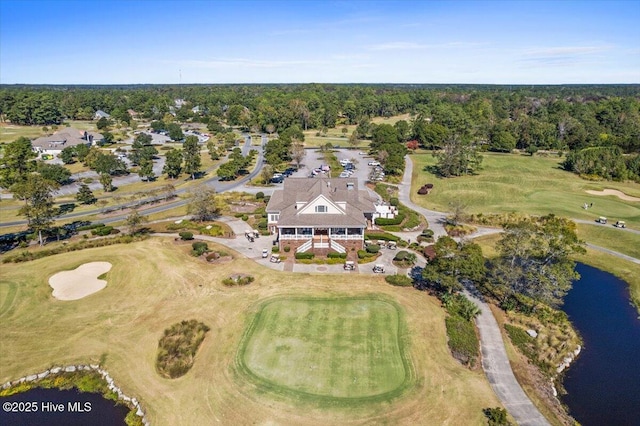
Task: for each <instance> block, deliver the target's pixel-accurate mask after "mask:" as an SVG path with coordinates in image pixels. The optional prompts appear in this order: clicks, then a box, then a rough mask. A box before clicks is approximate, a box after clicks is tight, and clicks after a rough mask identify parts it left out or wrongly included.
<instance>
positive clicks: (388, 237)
mask: <svg viewBox="0 0 640 426" xmlns="http://www.w3.org/2000/svg"><path fill="white" fill-rule="evenodd" d="M364 238H365V240H374V241H375V240H385V241H400V237H396V236H395V235H393V234H388V233H386V232H372V233H365V234H364Z"/></svg>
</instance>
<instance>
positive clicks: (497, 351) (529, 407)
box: [398, 156, 549, 426]
mask: <svg viewBox="0 0 640 426" xmlns="http://www.w3.org/2000/svg"><path fill="white" fill-rule="evenodd" d="M412 174H413V162H412V161H411V158H410V157H409V156H406V157H405V171H404V176H403V178H402V183H401V184H400V185H399V195H398V198H399V200H400V201H401V202H402V203H403V204H404V205H406V206H407V207H409V208H411V209H413V210H415V211H417V212H418V213H421V214H423V215H424V216H425V217H426V218H427V220H428V221H429V227H430V228H431V229H433V233H434V236H436V238H437V237H438V236H440V235H446V232H445V230H444V220H445V219H446V215H445V214H444V213H440V212H436V211H433V210H428V209H425V208H423V207H420V206H418V205H416V204H414V203H413V202H412V201H411V196H410V195H411V176H412ZM488 229H490V228H488ZM488 229H487V230H485V229H483V230H482V232H483V234H486V233H490V231H488ZM495 232H500V230H495ZM466 293H467V296H468V297H469V298H470V299H471V300H472V301H473V302H474V303H475V304H476V305H478V307H479V308H480V315H478V318H477V319H476V325H477V326H478V330H479V332H480V346H481V349H482V369H483V370H484V372H485V374H486V375H487V379H488V380H489V383H490V384H491V387H492V388H493V391H494V392H495V393H496V395H497V396H498V398H499V399H500V401H501V402H502V405H504V407H505V408H506V409H507V411H508V412H509V414H511V415H512V416H513V418H514V419H515V420H516V422H517V423H518V424H519V425H523V426H525V425H526V426H529V425H530V426H538V425H549V422H548V421H547V419H545V418H544V416H543V415H542V414H541V413H540V411H538V409H537V408H536V406H535V405H533V403H532V402H531V400H530V399H529V397H528V396H527V395H526V394H525V393H524V391H523V390H522V387H521V386H520V384H519V383H518V381H517V380H516V377H515V376H514V375H513V370H512V369H511V365H510V364H509V359H508V358H507V351H506V350H505V348H504V342H503V340H502V334H501V333H500V327H499V326H498V322H497V321H496V319H495V317H494V316H493V313H492V312H491V309H490V308H489V305H488V304H487V303H485V302H484V300H482V298H481V295H480V294H479V293H478V292H477V291H475V289H473V288H470V289H469V290H468V291H467V292H466Z"/></svg>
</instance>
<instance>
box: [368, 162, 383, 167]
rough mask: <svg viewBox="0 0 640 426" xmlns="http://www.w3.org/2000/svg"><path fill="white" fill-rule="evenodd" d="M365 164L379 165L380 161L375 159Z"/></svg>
mask: <svg viewBox="0 0 640 426" xmlns="http://www.w3.org/2000/svg"><path fill="white" fill-rule="evenodd" d="M367 164H369V165H370V166H379V165H380V163H378V162H377V161H369V163H367Z"/></svg>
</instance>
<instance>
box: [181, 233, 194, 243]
mask: <svg viewBox="0 0 640 426" xmlns="http://www.w3.org/2000/svg"><path fill="white" fill-rule="evenodd" d="M178 235H180V238H181V239H183V240H185V241H186V240H193V233H192V232H187V231H183V232H180V233H179V234H178Z"/></svg>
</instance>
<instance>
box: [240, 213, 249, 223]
mask: <svg viewBox="0 0 640 426" xmlns="http://www.w3.org/2000/svg"><path fill="white" fill-rule="evenodd" d="M241 218H242V220H244V221H245V222H246V221H248V220H249V216H247V215H246V214H243V215H242V216H241Z"/></svg>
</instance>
